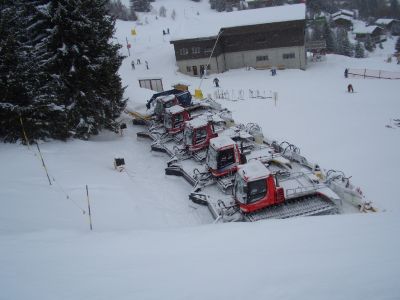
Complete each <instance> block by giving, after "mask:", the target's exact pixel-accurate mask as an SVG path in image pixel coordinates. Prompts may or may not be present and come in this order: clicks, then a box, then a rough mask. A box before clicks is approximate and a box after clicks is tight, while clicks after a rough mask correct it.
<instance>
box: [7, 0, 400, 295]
mask: <svg viewBox="0 0 400 300" xmlns="http://www.w3.org/2000/svg"><path fill="white" fill-rule="evenodd" d="M152 5H153V6H154V7H155V8H159V7H160V6H161V5H164V6H165V7H166V8H167V16H168V17H167V18H160V17H158V18H157V19H156V18H155V14H154V13H148V14H139V17H140V23H141V25H140V24H137V23H134V22H123V21H118V22H117V28H116V33H115V40H116V41H119V42H120V43H121V44H123V45H125V43H126V38H127V39H128V42H129V43H131V44H132V48H131V56H128V52H127V49H126V47H124V48H123V49H121V51H122V52H123V54H124V55H127V57H126V59H125V60H124V61H123V65H122V66H121V69H120V74H121V77H122V79H123V83H124V85H126V86H127V88H126V94H125V96H126V97H129V103H128V105H129V107H133V108H135V109H141V108H143V106H144V103H145V102H146V100H147V99H148V98H149V97H150V96H151V95H152V92H151V91H148V90H144V89H140V88H139V84H138V79H139V78H142V77H152V76H156V77H160V76H161V77H162V78H163V85H164V89H168V88H169V87H170V86H171V84H173V83H175V82H177V81H179V80H184V81H186V82H188V83H190V90H191V91H192V92H193V91H194V89H195V88H197V87H199V84H200V80H199V79H198V78H192V77H189V76H184V75H182V74H180V73H177V72H176V66H175V58H174V52H173V47H172V45H171V44H169V40H170V39H172V38H173V36H174V33H175V32H178V31H179V30H180V29H181V28H182V27H183V26H184V24H185V22H188V20H190V18H198V19H199V22H201V23H202V24H203V26H205V27H206V26H212V24H209V23H207V17H208V16H210V15H215V14H217V13H216V12H215V11H212V10H210V9H209V4H208V1H206V0H202V1H201V2H199V3H196V2H193V1H189V0H187V1H184V0H157V1H156V2H153V3H152ZM172 9H175V11H176V14H177V17H176V19H175V21H174V20H172V19H171V18H170V17H169V16H170V14H171V12H172ZM146 20H147V22H146ZM132 28H136V32H137V35H136V36H135V37H133V36H130V31H131V29H132ZM167 28H169V29H170V32H171V34H170V35H166V36H163V34H162V30H163V29H167ZM394 43H395V40H392V39H389V40H388V41H387V42H386V43H384V49H377V50H376V51H375V52H374V53H372V54H370V57H369V58H365V59H354V58H347V57H342V56H336V55H328V57H327V59H326V60H325V61H322V62H316V63H310V64H309V65H308V68H307V70H306V71H300V70H283V71H279V70H278V74H277V76H274V77H272V76H271V74H270V72H269V71H268V70H250V71H247V70H244V69H240V70H231V71H228V72H225V73H223V74H218V75H212V76H210V77H209V78H208V79H205V80H203V82H202V86H201V89H202V91H203V94H204V95H207V94H211V95H212V96H214V92H215V88H214V87H213V85H212V80H213V78H214V77H215V76H218V78H219V79H220V85H221V87H222V89H223V90H225V91H229V93H230V95H233V96H234V95H238V92H239V91H240V90H243V92H244V96H245V97H244V100H239V101H228V100H222V99H221V100H218V101H219V102H220V103H221V104H222V105H223V106H225V107H227V108H229V109H230V110H232V112H233V117H234V119H235V120H237V121H238V122H243V123H247V122H255V123H258V124H259V125H260V126H261V127H262V129H263V132H264V135H265V136H266V137H268V138H271V139H276V140H278V141H285V140H286V141H289V142H291V143H293V144H295V145H296V146H298V147H299V148H300V149H301V151H302V154H303V155H304V156H306V157H307V158H308V159H309V160H310V161H313V162H317V163H319V165H320V166H321V167H323V168H325V169H337V170H342V171H344V172H345V173H346V175H348V176H350V175H351V176H353V177H352V181H353V182H354V183H355V184H356V185H357V186H360V187H361V189H362V191H363V192H364V194H365V195H366V198H367V199H369V200H372V201H373V202H374V205H375V206H376V207H377V208H378V209H379V210H380V212H379V213H375V214H346V215H337V216H324V217H310V218H297V219H290V220H269V221H262V222H257V223H253V224H248V223H246V224H245V223H235V224H212V222H213V220H212V218H211V215H210V214H209V212H208V210H207V209H206V208H205V207H201V206H198V205H196V204H193V203H191V202H189V200H188V198H187V195H188V194H189V192H190V190H191V187H190V186H189V185H188V184H187V183H186V182H185V181H184V180H183V179H182V178H176V177H168V176H165V175H164V168H165V165H166V156H165V155H164V154H160V153H152V152H150V142H149V141H147V140H141V139H137V138H136V132H137V131H138V130H140V127H133V126H132V125H131V123H130V120H129V117H127V116H122V118H123V119H124V120H125V121H126V123H127V124H128V129H127V130H126V132H125V133H124V136H122V137H120V136H118V135H116V134H114V133H111V132H103V133H101V134H100V135H99V136H96V137H93V138H92V139H91V140H90V141H80V140H70V141H68V142H66V143H65V142H58V141H50V142H46V143H40V147H41V151H42V154H43V157H44V160H45V162H46V166H47V169H48V172H49V175H50V178H51V181H52V185H51V186H50V185H49V183H48V180H47V177H46V173H45V171H44V169H43V168H42V163H41V161H40V158H39V156H38V152H37V149H36V148H35V147H31V150H29V149H27V147H25V146H21V145H10V144H0V165H1V169H0V185H1V188H0V203H1V209H0V266H1V267H0V290H1V293H0V299H1V300H3V299H7V300H8V299H26V298H33V299H110V298H114V299H267V298H270V299H322V298H323V299H398V298H400V287H399V285H398V279H399V278H400V255H399V253H400V241H399V239H398V236H399V234H400V218H399V217H400V204H399V192H398V183H399V180H398V170H400V159H399V155H398V149H399V146H400V128H397V127H396V126H392V127H393V128H387V127H385V125H393V121H391V119H396V118H399V119H400V104H399V102H398V101H399V98H398V94H399V86H400V85H399V82H398V81H394V80H393V81H390V80H374V79H366V80H364V79H355V78H349V79H345V78H344V76H343V72H344V69H345V68H346V67H349V68H369V69H382V70H388V71H397V72H400V65H396V64H395V62H393V63H391V64H388V63H385V62H384V60H385V59H386V57H387V54H388V53H391V52H392V51H393V49H394ZM137 58H140V59H141V62H142V64H141V65H136V68H135V70H132V68H131V61H132V59H134V60H135V61H136V59H137ZM145 61H148V64H149V67H150V69H149V70H147V69H146V67H145V64H144V62H145ZM349 83H351V84H352V85H353V86H354V89H355V91H356V93H354V94H348V93H347V92H346V87H347V85H348V84H349ZM249 89H252V90H259V91H260V92H263V91H266V92H268V91H274V92H277V93H278V100H277V102H276V103H274V102H273V101H272V100H270V99H251V98H249V93H248V90H249ZM232 98H234V97H232ZM117 156H121V157H124V158H125V162H126V167H127V172H122V173H119V172H117V171H115V170H114V168H113V159H114V157H117ZM86 185H88V187H89V197H90V202H91V212H92V221H93V228H94V230H93V232H90V231H89V223H88V214H87V210H88V209H87V199H86V190H85V186H86ZM67 196H68V198H67ZM83 211H84V212H85V214H83Z"/></svg>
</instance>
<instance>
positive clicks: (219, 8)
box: [215, 0, 226, 12]
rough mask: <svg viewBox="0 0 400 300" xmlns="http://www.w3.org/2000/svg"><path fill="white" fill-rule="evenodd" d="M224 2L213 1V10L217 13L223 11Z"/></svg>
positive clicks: (219, 0) (222, 0)
mask: <svg viewBox="0 0 400 300" xmlns="http://www.w3.org/2000/svg"><path fill="white" fill-rule="evenodd" d="M225 7H226V1H225V0H215V9H216V10H217V11H218V12H221V11H225Z"/></svg>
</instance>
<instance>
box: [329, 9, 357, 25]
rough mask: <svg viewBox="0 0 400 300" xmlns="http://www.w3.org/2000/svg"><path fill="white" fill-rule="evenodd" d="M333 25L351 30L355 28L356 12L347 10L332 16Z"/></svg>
mask: <svg viewBox="0 0 400 300" xmlns="http://www.w3.org/2000/svg"><path fill="white" fill-rule="evenodd" d="M331 18H332V21H333V23H334V24H335V25H336V26H337V27H341V28H345V29H346V30H351V29H352V28H353V20H354V12H352V11H350V10H346V9H341V10H339V11H338V12H336V13H334V14H332V15H331Z"/></svg>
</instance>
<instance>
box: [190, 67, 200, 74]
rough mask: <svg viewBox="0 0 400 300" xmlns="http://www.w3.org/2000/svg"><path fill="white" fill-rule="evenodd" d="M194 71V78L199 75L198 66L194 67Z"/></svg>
mask: <svg viewBox="0 0 400 300" xmlns="http://www.w3.org/2000/svg"><path fill="white" fill-rule="evenodd" d="M192 70H193V75H194V76H197V75H199V73H197V66H192Z"/></svg>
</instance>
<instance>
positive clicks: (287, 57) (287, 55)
mask: <svg viewBox="0 0 400 300" xmlns="http://www.w3.org/2000/svg"><path fill="white" fill-rule="evenodd" d="M282 57H283V59H293V58H295V57H296V55H295V54H294V53H293V52H292V53H284V54H283V55H282Z"/></svg>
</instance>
